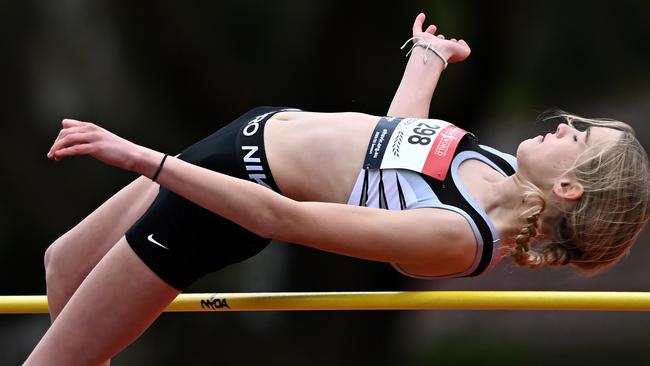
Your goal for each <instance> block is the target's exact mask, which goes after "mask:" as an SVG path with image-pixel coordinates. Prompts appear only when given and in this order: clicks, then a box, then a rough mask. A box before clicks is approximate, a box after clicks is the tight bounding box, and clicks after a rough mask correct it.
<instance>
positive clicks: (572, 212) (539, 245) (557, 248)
mask: <svg viewBox="0 0 650 366" xmlns="http://www.w3.org/2000/svg"><path fill="white" fill-rule="evenodd" d="M542 116H543V119H544V120H548V119H555V118H559V119H561V120H563V121H564V122H565V123H567V124H568V125H570V126H572V127H574V128H576V129H578V130H585V129H586V128H589V127H606V128H612V129H615V130H619V131H621V137H620V138H619V139H618V140H616V141H612V142H608V143H603V144H599V145H598V146H596V145H595V144H592V146H590V147H589V148H588V149H587V150H586V151H585V152H584V153H582V154H581V155H580V156H579V157H578V159H577V160H576V162H575V164H574V165H573V167H571V168H570V169H569V170H568V171H567V172H566V174H567V175H570V176H572V177H573V178H575V179H576V180H577V181H578V182H579V183H580V184H582V187H583V194H582V197H581V198H580V199H579V200H578V201H577V202H576V204H575V205H574V206H573V207H571V208H570V209H566V210H560V212H561V214H560V215H561V216H560V218H559V221H553V222H554V225H553V226H554V227H553V230H551V232H550V240H548V241H545V242H536V243H535V245H533V246H531V245H530V244H529V240H530V239H531V238H534V237H535V236H537V235H538V233H539V231H540V230H536V231H535V232H534V233H533V232H532V231H531V230H530V229H529V230H526V228H527V227H530V225H531V222H532V221H534V222H533V224H534V225H535V228H537V226H538V225H541V224H540V223H538V217H539V214H537V215H535V213H539V212H542V211H543V210H544V207H545V206H544V205H545V204H544V203H541V204H540V203H539V200H541V201H542V202H543V201H544V200H543V195H542V192H541V191H540V190H539V189H538V188H536V187H534V186H532V184H528V185H527V188H526V189H527V191H528V192H527V193H526V196H527V197H537V200H534V201H533V204H532V208H531V209H529V210H527V211H526V212H524V218H525V219H527V224H526V226H524V228H522V231H520V233H519V235H517V237H516V238H515V242H516V246H515V248H514V249H513V251H512V253H511V255H512V257H513V259H514V260H515V262H516V263H518V264H519V265H522V266H525V267H529V268H541V267H545V266H551V265H566V264H570V265H572V266H574V267H576V268H578V269H580V270H582V271H584V272H585V273H589V274H594V273H597V272H600V271H602V270H604V269H606V268H608V267H610V266H612V265H614V264H616V263H617V262H619V261H620V260H621V259H622V258H623V257H624V256H625V255H626V254H627V253H628V252H629V250H630V248H631V247H632V245H633V244H634V242H635V241H636V239H637V238H638V236H639V234H640V232H641V230H642V229H643V228H644V226H645V224H646V222H647V221H648V217H649V216H650V203H649V202H650V167H649V163H648V155H647V153H646V151H645V149H644V148H643V147H642V146H641V144H640V143H639V141H638V140H637V139H636V137H635V133H634V130H633V129H632V127H630V126H629V125H628V124H626V123H623V122H620V121H616V120H611V119H590V118H584V117H580V116H577V115H573V114H569V113H567V112H564V111H553V112H548V113H545V114H543V115H542ZM531 233H532V234H534V235H529V234H531ZM547 233H548V232H547Z"/></svg>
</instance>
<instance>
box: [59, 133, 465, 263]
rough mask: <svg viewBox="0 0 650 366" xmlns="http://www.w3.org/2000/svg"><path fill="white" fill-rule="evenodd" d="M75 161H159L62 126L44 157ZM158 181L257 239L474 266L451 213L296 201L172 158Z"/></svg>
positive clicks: (143, 167)
mask: <svg viewBox="0 0 650 366" xmlns="http://www.w3.org/2000/svg"><path fill="white" fill-rule="evenodd" d="M75 155H90V156H92V157H94V158H96V159H98V160H100V161H102V162H104V163H106V164H109V165H113V166H116V167H118V168H121V169H125V170H130V171H133V172H135V173H138V174H141V175H144V176H147V177H152V176H153V175H154V174H155V172H156V170H157V169H158V167H159V164H160V162H161V159H162V157H163V154H161V153H160V152H157V151H154V150H151V149H148V148H145V147H143V146H139V145H136V144H134V143H132V142H130V141H127V140H125V139H122V138H121V137H119V136H116V135H114V134H112V133H110V132H108V131H106V130H105V129H103V128H101V127H99V126H96V125H94V124H91V123H86V122H80V121H74V120H65V121H64V122H63V129H62V131H61V133H60V134H59V136H58V138H57V140H56V141H55V143H54V145H53V146H52V148H51V149H50V151H49V152H48V157H49V158H53V159H57V160H59V159H62V158H65V157H69V156H75ZM157 178H158V180H157V181H158V183H160V185H161V186H163V187H165V188H167V189H169V190H171V191H173V192H176V193H177V194H179V195H181V196H183V197H185V198H187V199H188V200H190V201H192V202H194V203H196V204H198V205H200V206H203V207H204V208H206V209H208V210H210V211H212V212H214V213H216V214H218V215H220V216H223V217H225V218H227V219H229V220H231V221H233V222H235V223H237V224H239V225H241V226H243V227H245V228H247V229H248V230H250V231H252V232H255V233H257V234H258V235H260V236H263V237H267V238H272V239H277V240H282V241H286V242H290V243H299V244H302V245H306V246H309V247H312V248H316V249H320V250H324V251H329V252H334V253H338V254H343V255H348V256H353V257H358V258H363V259H369V260H377V261H385V262H396V263H409V264H416V263H420V264H425V263H426V264H431V265H432V266H434V267H435V268H436V269H438V270H440V271H441V273H445V274H449V273H455V272H460V271H462V270H464V269H466V267H467V266H469V265H470V264H471V261H472V260H473V253H474V251H475V248H474V239H473V236H471V235H472V234H471V230H468V229H469V227H468V226H467V223H466V222H463V219H462V217H461V216H460V215H458V214H455V213H453V212H451V211H446V210H435V209H420V210H407V211H399V212H398V211H388V210H380V209H372V208H366V207H356V206H350V205H344V204H334V203H323V202H299V201H295V200H292V199H290V198H287V197H285V196H282V195H280V194H278V193H276V192H274V191H272V190H270V189H268V188H265V187H262V186H260V185H258V184H256V183H253V182H250V181H247V180H243V179H239V178H234V177H230V176H228V175H224V174H220V173H217V172H214V171H211V170H208V169H204V168H201V167H199V166H196V165H193V164H190V163H187V162H185V161H182V160H180V159H176V158H172V157H168V158H167V159H166V161H165V164H164V167H163V169H162V171H161V172H160V174H159V175H158V177H157ZM431 210H433V211H431ZM467 233H470V239H469V240H466V239H467V238H465V239H461V240H460V241H461V242H462V243H464V244H466V245H461V244H459V242H458V241H459V240H458V239H459V237H461V236H463V235H464V234H467ZM468 246H469V248H468Z"/></svg>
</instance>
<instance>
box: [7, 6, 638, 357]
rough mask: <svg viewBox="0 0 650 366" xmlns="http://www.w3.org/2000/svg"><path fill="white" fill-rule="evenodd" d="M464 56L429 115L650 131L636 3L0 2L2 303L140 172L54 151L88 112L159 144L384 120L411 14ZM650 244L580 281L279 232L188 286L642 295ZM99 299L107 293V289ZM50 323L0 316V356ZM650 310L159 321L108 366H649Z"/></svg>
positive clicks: (29, 289)
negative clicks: (269, 108)
mask: <svg viewBox="0 0 650 366" xmlns="http://www.w3.org/2000/svg"><path fill="white" fill-rule="evenodd" d="M420 11H422V12H425V13H426V14H427V15H428V18H427V22H426V23H427V24H429V23H435V24H437V25H438V27H439V30H440V32H441V33H443V34H445V35H446V36H448V37H456V38H464V39H465V40H466V41H467V42H468V43H469V44H470V46H471V47H472V55H471V56H470V58H469V59H468V60H467V61H466V62H463V63H461V64H457V65H452V66H450V67H449V68H448V69H447V70H446V71H445V73H444V74H443V76H442V79H441V81H440V83H439V86H438V89H437V91H436V94H435V96H434V99H433V102H432V106H431V116H432V117H436V118H442V119H446V120H449V121H452V122H454V123H456V124H458V125H460V126H463V127H465V128H466V129H469V130H471V131H473V132H475V133H476V134H477V135H478V136H479V138H480V139H481V142H482V143H485V144H488V145H493V146H495V147H497V148H500V149H502V150H504V151H507V152H514V149H515V148H516V146H517V143H518V141H519V140H521V139H522V138H527V137H530V136H532V135H534V134H537V133H539V132H540V131H543V130H545V129H550V128H551V126H543V125H541V124H538V123H536V122H535V117H536V116H537V115H538V114H539V113H540V112H542V111H544V110H546V109H547V108H553V107H559V108H563V109H566V110H568V111H570V112H574V113H578V114H582V115H585V116H588V117H609V118H616V119H621V120H624V121H627V122H629V123H630V124H632V125H633V126H634V127H635V128H636V129H637V132H638V134H639V138H640V140H641V142H642V143H643V144H644V145H645V146H649V145H648V143H650V141H649V139H650V131H649V130H648V127H647V125H646V120H647V118H648V115H649V114H650V103H649V102H650V68H649V67H648V65H649V64H650V51H648V44H650V25H649V23H648V21H647V19H648V16H649V15H650V3H649V2H627V1H617V2H606V3H605V2H588V1H579V2H572V1H557V0H550V1H545V2H515V1H491V2H477V1H476V2H475V1H467V0H463V1H459V0H457V1H415V0H411V1H400V2H396V1H394V2H370V1H356V2H355V1H313V0H312V1H308V0H306V1H297V0H295V1H287V0H280V1H272V2H265V1H250V0H244V1H238V2H198V1H190V2H182V3H181V2H132V1H106V0H97V1H92V2H91V1H79V0H65V1H45V0H41V1H38V0H31V1H29V0H28V1H7V0H5V1H2V2H0V45H1V47H2V48H1V50H2V57H0V73H1V74H0V75H1V78H0V80H1V82H0V105H1V108H0V116H1V118H0V121H1V122H0V123H2V128H1V131H2V132H1V136H2V140H1V141H2V143H3V154H1V155H0V168H1V169H0V171H1V172H2V173H1V174H2V179H0V187H1V188H2V191H3V192H4V193H3V194H2V195H1V196H0V295H19V294H44V293H45V283H44V270H43V265H42V256H43V253H44V251H45V249H46V247H47V246H48V245H49V244H50V243H51V242H52V241H54V240H55V239H56V238H57V237H58V236H59V235H61V234H63V233H64V232H65V231H66V230H68V229H69V228H71V227H72V226H74V225H75V224H76V223H77V222H78V221H79V220H81V219H82V218H83V217H84V216H85V215H87V214H88V213H89V212H91V211H92V210H93V209H94V208H95V207H96V206H98V205H99V204H100V203H102V202H103V201H104V200H105V199H107V198H108V197H110V196H111V195H112V194H113V193H114V192H116V191H117V190H118V189H119V188H121V187H122V186H124V185H125V184H127V182H129V181H131V180H132V179H134V178H135V176H134V175H133V174H131V173H127V172H122V171H118V170H115V169H112V168H110V167H107V166H104V165H101V164H99V163H97V162H95V161H92V160H91V159H88V158H78V159H73V160H69V161H66V162H64V163H61V164H55V163H53V162H50V161H48V160H47V159H46V157H45V154H46V152H47V150H48V148H49V146H50V144H51V143H52V141H53V140H54V138H55V136H56V134H57V131H58V128H59V126H60V121H61V119H63V118H66V117H71V118H77V119H81V120H87V121H94V122H98V123H100V124H102V125H103V126H104V127H106V128H108V129H109V130H112V131H114V132H116V133H118V134H120V135H122V136H124V137H126V138H129V139H131V140H132V141H135V142H137V143H139V144H142V145H145V146H149V147H152V148H155V149H158V150H161V151H166V152H170V153H174V152H178V151H180V150H181V149H182V148H183V147H185V146H187V145H189V144H191V143H192V142H194V141H196V140H198V139H200V138H202V137H204V136H206V135H207V134H209V133H211V132H212V131H214V130H215V129H217V128H218V127H220V126H222V125H225V124H226V123H228V122H229V121H230V120H232V119H233V118H235V117H237V116H238V115H239V114H241V113H243V112H245V111H246V110H248V109H249V108H251V107H253V106H257V105H285V106H292V107H297V108H302V109H305V110H314V111H360V112H366V113H371V114H377V115H381V114H384V113H385V112H386V111H387V109H388V106H389V104H390V101H391V99H392V96H393V93H394V91H395V89H396V88H397V85H398V83H399V80H400V78H401V74H402V71H403V68H404V66H405V62H406V59H405V57H404V55H405V52H404V51H403V50H400V49H399V47H400V46H401V45H402V43H403V42H404V41H405V40H406V39H408V38H409V37H410V36H411V25H412V22H413V19H414V18H415V16H416V15H417V13H418V12H420ZM648 259H650V249H649V248H648V236H647V235H645V234H644V235H643V236H642V238H641V239H640V241H639V243H638V244H637V246H636V247H635V248H634V249H633V251H632V254H631V255H630V256H629V257H628V258H626V259H625V260H624V261H623V263H622V264H620V265H619V266H618V267H617V268H615V269H613V270H610V271H609V272H606V273H605V274H602V275H600V276H597V277H595V278H591V279H585V278H582V277H580V276H578V275H576V274H575V273H573V272H571V271H568V270H564V269H563V270H538V271H530V270H522V269H519V268H517V267H516V266H515V265H512V264H511V263H510V262H509V261H508V263H504V264H502V265H501V267H499V268H496V269H495V270H494V271H492V272H491V273H489V274H486V275H484V276H481V277H479V278H471V279H452V280H442V281H424V280H417V279H411V278H407V277H403V276H401V275H399V274H398V273H396V272H395V271H394V270H393V269H392V268H391V267H390V266H389V265H386V264H382V263H371V262H363V261H360V260H356V259H353V258H345V257H340V256H335V255H331V254H327V253H320V252H315V251H313V250H311V249H306V248H301V247H297V246H288V245H286V244H282V243H276V242H273V243H272V244H271V245H270V247H269V248H268V249H267V250H265V251H264V252H263V253H262V254H260V255H259V256H258V257H255V258H253V259H251V260H250V261H248V262H245V263H242V264H240V265H237V266H233V267H231V268H228V269H226V270H224V271H223V272H221V273H216V274H212V275H210V276H207V277H205V278H203V279H202V280H200V281H199V282H197V283H195V284H194V285H193V286H192V287H191V288H190V289H189V292H213V291H217V292H253V291H373V290H578V291H581V290H607V291H648V290H650V285H649V284H648V281H647V278H648V271H647V265H646V262H647V261H648ZM96 301H97V302H106V301H108V302H118V301H120V299H111V298H98V299H96ZM48 324H49V321H48V317H47V316H45V315H14V316H10V315H0V365H17V364H20V362H22V360H24V358H25V357H26V356H27V354H28V353H29V352H30V351H31V349H32V348H33V347H34V345H35V344H36V343H37V342H38V340H39V339H40V337H41V336H42V334H43V333H44V332H45V330H46V329H47V326H48ZM648 326H650V314H645V313H595V312H506V311H495V312H479V311H476V312H472V311H448V312H445V311H443V312H426V311H412V312H399V311H394V312H343V311H341V312H293V313H279V312H268V313H217V314H164V315H163V316H162V317H161V318H160V319H159V320H158V321H157V322H156V323H155V324H154V326H153V327H152V328H151V329H150V330H149V331H147V332H146V333H145V334H144V335H143V336H142V338H141V339H139V340H138V341H137V342H135V343H134V344H133V345H132V346H130V347H129V348H128V349H126V350H125V351H124V352H123V353H122V354H120V355H119V356H118V357H117V358H116V359H115V360H114V365H142V366H144V365H235V364H237V365H257V364H264V365H414V366H415V365H434V364H436V365H475V364H481V365H548V364H554V365H565V364H566V365H569V364H571V365H576V364H587V363H588V364H591V365H621V364H623V365H627V364H635V365H641V364H650V361H648V357H647V346H648V344H649V342H650V335H649V332H648Z"/></svg>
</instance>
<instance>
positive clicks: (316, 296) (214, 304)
mask: <svg viewBox="0 0 650 366" xmlns="http://www.w3.org/2000/svg"><path fill="white" fill-rule="evenodd" d="M295 310H590V311H650V292H595V291H577V292H576V291H573V292H572V291H407V292H269V293H197V294H181V295H179V296H178V297H177V298H176V299H175V300H174V301H173V302H172V303H171V304H170V305H169V307H167V309H166V310H165V311H167V312H197V311H295ZM41 313H47V298H46V297H45V296H44V295H35V296H0V314H41Z"/></svg>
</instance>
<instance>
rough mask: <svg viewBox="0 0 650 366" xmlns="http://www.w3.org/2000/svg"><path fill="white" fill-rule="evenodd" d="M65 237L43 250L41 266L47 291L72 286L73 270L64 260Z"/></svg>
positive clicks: (66, 256) (65, 256)
mask: <svg viewBox="0 0 650 366" xmlns="http://www.w3.org/2000/svg"><path fill="white" fill-rule="evenodd" d="M64 244H65V237H61V238H59V239H57V240H56V241H55V242H54V243H52V244H50V246H49V247H47V249H46V250H45V255H44V256H43V264H44V266H45V281H46V283H47V287H48V289H49V290H52V289H55V288H56V289H64V288H65V287H70V286H73V284H72V282H73V281H74V277H76V275H75V269H74V268H71V266H70V263H69V261H68V260H66V258H68V257H69V256H68V255H66V253H65V252H66V249H65V247H66V246H65V245H64Z"/></svg>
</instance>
